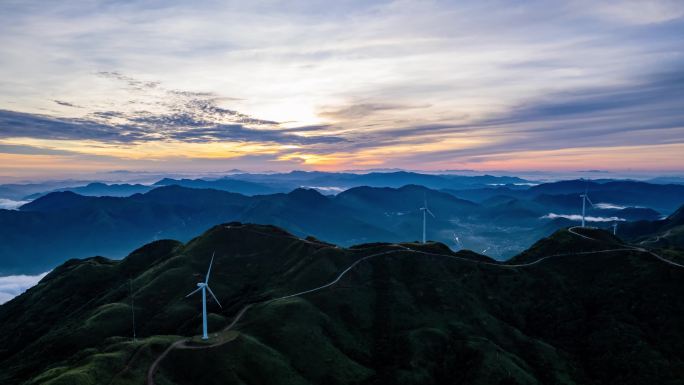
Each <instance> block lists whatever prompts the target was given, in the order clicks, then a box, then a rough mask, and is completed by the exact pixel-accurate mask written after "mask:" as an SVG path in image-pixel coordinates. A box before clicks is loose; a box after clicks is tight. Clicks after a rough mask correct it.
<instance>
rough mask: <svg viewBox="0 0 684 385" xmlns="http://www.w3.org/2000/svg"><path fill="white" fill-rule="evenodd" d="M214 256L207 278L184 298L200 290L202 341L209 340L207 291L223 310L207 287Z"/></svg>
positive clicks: (212, 256)
mask: <svg viewBox="0 0 684 385" xmlns="http://www.w3.org/2000/svg"><path fill="white" fill-rule="evenodd" d="M215 254H216V252H214V253H213V254H211V262H209V269H208V270H207V276H206V277H205V278H204V282H198V283H197V289H195V290H193V291H192V292H191V293H190V294H188V295H186V296H185V298H188V297H190V296H191V295H193V294H195V293H197V292H198V291H200V290H202V339H203V340H206V339H209V336H208V335H207V290H209V294H211V296H212V297H214V300H215V301H216V303H217V304H218V305H219V307H221V309H223V306H221V303H220V302H219V300H218V298H216V296H215V295H214V292H213V291H211V288H210V287H209V274H211V265H213V264H214V255H215Z"/></svg>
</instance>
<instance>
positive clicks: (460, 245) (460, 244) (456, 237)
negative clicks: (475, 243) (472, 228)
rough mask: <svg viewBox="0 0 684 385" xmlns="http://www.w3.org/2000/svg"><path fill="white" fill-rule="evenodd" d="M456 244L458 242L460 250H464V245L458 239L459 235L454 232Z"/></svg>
mask: <svg viewBox="0 0 684 385" xmlns="http://www.w3.org/2000/svg"><path fill="white" fill-rule="evenodd" d="M453 234H454V242H456V246H458V248H459V249H462V248H463V243H461V240H460V239H459V238H458V235H456V233H455V232H454V233H453Z"/></svg>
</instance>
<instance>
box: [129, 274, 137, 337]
mask: <svg viewBox="0 0 684 385" xmlns="http://www.w3.org/2000/svg"><path fill="white" fill-rule="evenodd" d="M128 284H129V288H130V290H131V314H132V315H133V341H136V336H135V303H134V302H133V279H131V278H129V279H128Z"/></svg>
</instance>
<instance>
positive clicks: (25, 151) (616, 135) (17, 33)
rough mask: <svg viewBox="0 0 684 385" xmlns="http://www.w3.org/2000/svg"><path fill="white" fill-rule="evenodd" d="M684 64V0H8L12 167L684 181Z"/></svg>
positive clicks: (3, 147)
mask: <svg viewBox="0 0 684 385" xmlns="http://www.w3.org/2000/svg"><path fill="white" fill-rule="evenodd" d="M599 3H600V4H599ZM683 54H684V2H682V1H679V0H674V1H625V0H621V1H602V2H595V1H588V0H587V1H584V0H576V1H563V2H560V1H559V2H550V1H500V2H499V1H472V2H468V1H444V2H442V1H337V2H330V1H321V2H311V1H296V0H295V1H287V2H275V1H239V2H225V1H202V2H187V1H169V0H164V1H162V0H155V1H114V0H109V1H64V2H44V1H26V0H21V1H12V0H10V1H7V0H5V1H3V2H2V3H0V176H5V177H17V178H34V177H56V176H71V175H75V174H78V173H83V172H95V171H111V170H121V169H125V170H146V171H183V172H192V171H197V172H207V171H222V170H229V169H233V168H239V169H243V170H247V171H265V170H275V171H286V170H292V169H303V170H314V169H315V170H349V169H376V168H404V169H413V170H445V169H476V170H483V171H486V170H583V169H601V170H625V169H632V170H654V171H682V170H684V56H683Z"/></svg>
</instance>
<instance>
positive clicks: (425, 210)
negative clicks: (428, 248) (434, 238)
mask: <svg viewBox="0 0 684 385" xmlns="http://www.w3.org/2000/svg"><path fill="white" fill-rule="evenodd" d="M420 211H422V212H423V243H426V241H425V228H426V225H427V214H430V215H432V217H433V218H435V214H433V213H432V211H430V209H429V208H428V206H427V199H424V200H423V207H421V208H420Z"/></svg>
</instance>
